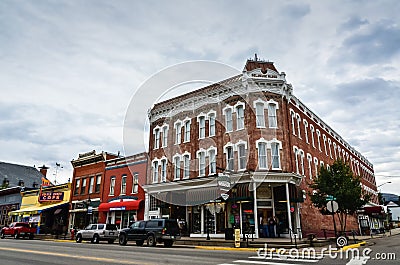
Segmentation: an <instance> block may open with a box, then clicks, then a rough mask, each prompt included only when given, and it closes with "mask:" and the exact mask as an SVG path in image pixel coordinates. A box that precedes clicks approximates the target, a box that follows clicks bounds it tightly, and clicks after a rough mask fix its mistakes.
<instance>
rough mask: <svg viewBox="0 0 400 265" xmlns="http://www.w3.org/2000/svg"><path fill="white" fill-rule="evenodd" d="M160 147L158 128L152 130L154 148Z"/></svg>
mask: <svg viewBox="0 0 400 265" xmlns="http://www.w3.org/2000/svg"><path fill="white" fill-rule="evenodd" d="M159 147H160V129H155V130H154V149H157V148H159Z"/></svg>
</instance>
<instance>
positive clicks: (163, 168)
mask: <svg viewBox="0 0 400 265" xmlns="http://www.w3.org/2000/svg"><path fill="white" fill-rule="evenodd" d="M166 181H167V159H162V160H161V182H166Z"/></svg>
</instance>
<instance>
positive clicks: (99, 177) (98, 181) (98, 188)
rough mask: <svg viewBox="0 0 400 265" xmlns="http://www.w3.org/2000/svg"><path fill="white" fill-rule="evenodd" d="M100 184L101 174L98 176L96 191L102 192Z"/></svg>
mask: <svg viewBox="0 0 400 265" xmlns="http://www.w3.org/2000/svg"><path fill="white" fill-rule="evenodd" d="M100 186H101V175H97V176H96V190H95V192H100Z"/></svg>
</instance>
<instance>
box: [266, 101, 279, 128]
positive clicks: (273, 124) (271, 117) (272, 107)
mask: <svg viewBox="0 0 400 265" xmlns="http://www.w3.org/2000/svg"><path fill="white" fill-rule="evenodd" d="M268 125H269V128H277V127H278V121H277V119H276V104H274V103H269V104H268Z"/></svg>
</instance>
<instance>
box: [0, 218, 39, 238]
mask: <svg viewBox="0 0 400 265" xmlns="http://www.w3.org/2000/svg"><path fill="white" fill-rule="evenodd" d="M35 233H36V228H34V227H31V226H30V224H29V223H22V222H14V223H11V224H10V225H9V226H5V227H3V228H2V229H1V232H0V237H1V238H4V237H5V236H12V237H14V238H15V239H18V238H20V237H21V236H22V237H26V236H28V237H29V239H33V236H34V235H35Z"/></svg>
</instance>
